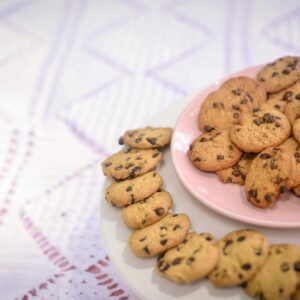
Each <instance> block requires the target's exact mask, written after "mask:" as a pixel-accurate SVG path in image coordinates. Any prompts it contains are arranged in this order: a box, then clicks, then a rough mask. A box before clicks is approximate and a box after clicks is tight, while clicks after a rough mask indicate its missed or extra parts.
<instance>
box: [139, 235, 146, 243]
mask: <svg viewBox="0 0 300 300" xmlns="http://www.w3.org/2000/svg"><path fill="white" fill-rule="evenodd" d="M146 239H147V236H144V237H142V238H141V239H139V241H140V242H143V241H145V240H146Z"/></svg>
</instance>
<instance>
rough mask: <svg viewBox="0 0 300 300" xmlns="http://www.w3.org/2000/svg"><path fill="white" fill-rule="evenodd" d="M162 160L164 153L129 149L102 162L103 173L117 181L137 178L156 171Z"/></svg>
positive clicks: (153, 150) (154, 150) (152, 150)
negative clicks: (153, 170)
mask: <svg viewBox="0 0 300 300" xmlns="http://www.w3.org/2000/svg"><path fill="white" fill-rule="evenodd" d="M161 160H162V153H161V152H160V151H158V150H157V149H145V150H142V149H131V148H129V149H125V150H122V151H119V152H117V153H116V154H113V155H111V156H110V157H108V158H106V159H105V160H104V161H103V162H102V171H103V174H104V175H105V176H107V177H110V178H113V179H116V180H123V179H127V178H135V177H137V176H140V175H143V174H145V173H147V172H148V171H150V170H152V169H154V168H155V167H156V166H157V165H158V163H159V162H160V161H161Z"/></svg>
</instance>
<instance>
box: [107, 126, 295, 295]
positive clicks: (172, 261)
mask: <svg viewBox="0 0 300 300" xmlns="http://www.w3.org/2000/svg"><path fill="white" fill-rule="evenodd" d="M171 134H172V129H170V128H154V127H146V128H141V129H136V130H129V131H126V132H125V133H124V135H123V136H122V137H121V138H120V140H119V143H120V144H122V145H123V144H125V145H126V147H125V148H124V149H122V150H121V151H120V152H118V153H116V154H114V155H112V156H110V157H108V158H107V159H105V160H104V161H103V162H102V170H103V173H104V175H105V176H107V177H109V178H111V179H113V180H114V182H113V183H112V184H111V185H110V186H108V187H107V189H106V191H105V199H106V201H107V202H108V203H109V204H111V205H112V206H117V207H120V208H122V218H123V221H124V223H125V224H126V225H127V226H128V227H130V228H132V229H133V230H134V231H133V232H132V234H131V235H130V237H129V247H130V249H131V250H132V252H133V253H134V254H135V255H136V256H138V257H142V258H147V257H153V256H158V257H157V264H156V270H157V272H158V274H160V275H161V276H163V277H165V278H167V279H169V280H171V281H173V282H176V283H180V284H185V283H192V282H194V281H197V280H200V279H202V278H205V277H208V279H209V280H210V281H211V282H212V283H213V284H214V286H215V287H230V286H237V285H240V286H243V287H244V290H245V291H246V293H248V294H249V295H250V296H252V297H254V298H257V299H272V300H274V299H287V298H289V297H290V296H291V295H292V297H293V299H299V295H300V288H299V287H298V286H299V284H300V248H299V247H297V246H295V245H292V244H276V245H269V242H268V240H267V238H266V237H265V236H264V235H263V234H262V233H260V232H258V231H256V230H252V229H241V230H237V231H234V232H231V233H229V234H228V235H226V236H225V237H223V238H222V239H221V240H219V241H217V240H216V239H215V237H214V236H213V235H212V234H211V233H206V232H204V233H197V232H195V231H192V230H191V224H190V220H189V217H188V216H187V215H186V214H183V213H180V214H175V213H173V212H172V211H171V209H172V205H173V202H172V198H171V195H170V194H169V193H168V192H166V191H162V185H163V178H162V177H161V176H160V175H159V174H158V173H157V172H156V171H155V170H154V169H155V168H156V166H157V165H158V164H159V162H160V161H161V160H162V156H163V154H162V152H161V151H159V150H158V149H157V148H161V147H164V146H166V145H168V144H169V143H170V138H171ZM220 135H221V136H222V135H223V133H221V134H220ZM243 156H244V159H243V161H245V162H243V163H241V167H240V168H244V169H247V164H248V162H249V160H251V159H252V157H250V156H249V155H248V154H244V155H243ZM248 156H249V157H248Z"/></svg>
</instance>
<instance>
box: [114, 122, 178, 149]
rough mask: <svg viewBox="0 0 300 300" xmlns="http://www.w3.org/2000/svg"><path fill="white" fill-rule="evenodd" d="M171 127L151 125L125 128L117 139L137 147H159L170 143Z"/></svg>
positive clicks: (121, 142) (120, 142)
mask: <svg viewBox="0 0 300 300" xmlns="http://www.w3.org/2000/svg"><path fill="white" fill-rule="evenodd" d="M172 131H173V129H172V128H166V127H152V126H147V127H145V128H139V129H134V130H127V131H126V132H125V133H124V134H123V136H122V137H120V139H119V144H121V145H123V144H125V145H129V146H131V147H133V148H138V149H149V148H159V147H164V146H166V145H169V144H170V141H171V136H172Z"/></svg>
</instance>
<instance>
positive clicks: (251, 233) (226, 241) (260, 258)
mask: <svg viewBox="0 0 300 300" xmlns="http://www.w3.org/2000/svg"><path fill="white" fill-rule="evenodd" d="M217 246H218V248H219V254H220V257H219V261H218V264H217V266H216V268H215V269H214V270H213V271H212V272H211V273H210V274H209V276H208V278H209V280H210V281H211V282H212V283H213V284H214V285H215V286H216V287H225V286H234V285H239V284H241V283H243V282H246V281H247V280H249V279H250V278H251V277H252V276H253V275H254V274H255V273H256V272H257V271H258V270H259V269H260V268H261V266H262V265H263V264H264V262H265V261H266V259H267V256H268V250H269V244H268V241H267V239H266V237H265V236H264V235H263V234H262V233H260V232H258V231H256V230H250V229H241V230H237V231H234V232H231V233H229V234H227V235H226V236H225V237H224V238H223V239H221V240H220V241H218V243H217Z"/></svg>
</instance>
